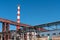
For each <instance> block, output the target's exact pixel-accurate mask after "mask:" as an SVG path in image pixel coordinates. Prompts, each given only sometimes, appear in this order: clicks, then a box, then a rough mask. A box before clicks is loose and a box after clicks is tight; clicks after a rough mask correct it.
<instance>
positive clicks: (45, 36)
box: [0, 5, 60, 40]
mask: <svg viewBox="0 0 60 40" xmlns="http://www.w3.org/2000/svg"><path fill="white" fill-rule="evenodd" d="M0 23H2V32H0V40H60V28H59V26H60V21H56V22H51V23H46V24H40V25H35V26H31V25H28V24H23V23H21V22H20V5H18V11H17V22H14V21H11V20H7V19H3V18H0ZM9 25H13V26H16V30H9V28H10V27H9ZM20 27H22V29H21V28H20Z"/></svg>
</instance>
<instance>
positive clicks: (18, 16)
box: [17, 5, 20, 30]
mask: <svg viewBox="0 0 60 40" xmlns="http://www.w3.org/2000/svg"><path fill="white" fill-rule="evenodd" d="M17 10H18V11H17V23H20V5H18V9H17ZM18 29H20V26H17V30H18Z"/></svg>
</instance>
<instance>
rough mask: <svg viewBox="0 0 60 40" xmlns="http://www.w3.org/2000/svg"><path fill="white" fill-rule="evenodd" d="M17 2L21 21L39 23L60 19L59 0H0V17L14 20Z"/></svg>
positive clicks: (32, 23)
mask: <svg viewBox="0 0 60 40" xmlns="http://www.w3.org/2000/svg"><path fill="white" fill-rule="evenodd" d="M18 3H19V4H20V5H21V23H25V24H29V25H39V24H44V23H48V22H54V21H59V20H60V0H0V17H1V18H5V19H9V20H12V21H16V16H17V5H18ZM1 28H2V27H0V29H1ZM11 29H14V27H13V28H11Z"/></svg>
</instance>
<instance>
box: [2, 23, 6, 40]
mask: <svg viewBox="0 0 60 40" xmlns="http://www.w3.org/2000/svg"><path fill="white" fill-rule="evenodd" d="M2 33H3V40H6V23H3V24H2Z"/></svg>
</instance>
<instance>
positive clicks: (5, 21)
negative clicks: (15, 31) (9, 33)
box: [0, 18, 30, 27]
mask: <svg viewBox="0 0 60 40" xmlns="http://www.w3.org/2000/svg"><path fill="white" fill-rule="evenodd" d="M0 22H4V23H9V24H11V25H15V26H16V25H18V26H23V27H30V25H27V24H22V23H17V22H14V21H11V20H7V19H3V18H0Z"/></svg>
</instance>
